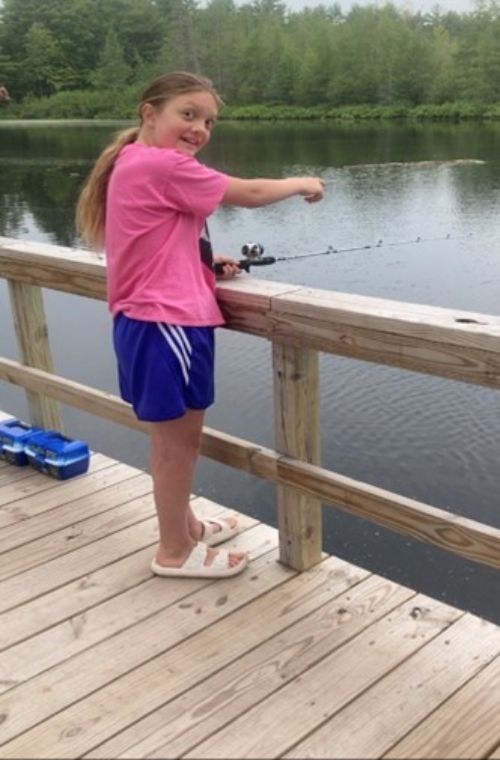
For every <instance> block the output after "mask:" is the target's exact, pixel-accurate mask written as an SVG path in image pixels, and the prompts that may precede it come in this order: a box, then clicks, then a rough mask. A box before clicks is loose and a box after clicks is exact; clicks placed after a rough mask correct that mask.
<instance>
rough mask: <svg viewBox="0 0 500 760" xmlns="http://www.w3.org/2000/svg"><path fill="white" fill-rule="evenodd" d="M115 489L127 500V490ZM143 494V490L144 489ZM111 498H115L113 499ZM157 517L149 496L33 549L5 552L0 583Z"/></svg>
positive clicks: (50, 537) (68, 529) (60, 533)
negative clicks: (125, 495)
mask: <svg viewBox="0 0 500 760" xmlns="http://www.w3.org/2000/svg"><path fill="white" fill-rule="evenodd" d="M114 489H117V490H118V492H119V493H118V499H119V500H122V501H123V500H124V499H125V497H124V495H123V489H120V487H119V486H118V487H117V486H116V485H115V486H111V487H110V489H109V491H113V490H114ZM130 490H131V491H133V490H134V487H133V485H130ZM139 490H143V487H142V488H140V489H139ZM110 498H112V497H111V495H110ZM154 514H155V509H154V501H153V495H152V494H146V495H145V496H139V497H138V498H136V499H132V500H131V501H127V502H126V503H120V504H119V505H118V506H117V507H114V508H112V509H109V510H106V511H104V512H102V513H99V514H97V515H94V516H93V517H90V518H88V519H87V520H82V521H81V522H75V523H74V524H73V525H69V526H68V527H66V528H63V530H59V531H56V532H54V533H51V534H50V535H48V536H44V537H43V538H40V539H38V540H36V541H32V542H31V543H30V544H29V548H28V547H25V546H18V547H16V548H15V549H12V550H11V551H8V552H4V554H3V556H2V565H1V567H0V579H1V580H5V579H7V578H10V577H12V576H14V575H17V574H18V573H22V572H25V571H26V570H29V569H30V568H33V567H36V566H37V565H41V564H44V563H45V562H49V561H50V560H53V559H56V558H57V557H60V556H63V555H64V554H68V553H71V552H73V551H74V550H75V549H78V548H80V547H82V546H86V545H87V544H91V543H93V542H94V541H96V540H98V539H100V538H104V537H106V536H109V535H111V534H113V533H116V532H118V531H120V530H123V528H127V527H128V526H130V525H135V524H136V523H139V522H143V521H144V520H147V519H148V518H150V517H152V516H153V515H154Z"/></svg>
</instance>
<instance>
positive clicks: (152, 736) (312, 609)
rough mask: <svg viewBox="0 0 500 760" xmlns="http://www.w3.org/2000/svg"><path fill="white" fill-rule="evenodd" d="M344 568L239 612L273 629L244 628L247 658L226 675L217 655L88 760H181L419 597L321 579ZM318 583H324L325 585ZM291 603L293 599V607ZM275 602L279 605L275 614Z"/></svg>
mask: <svg viewBox="0 0 500 760" xmlns="http://www.w3.org/2000/svg"><path fill="white" fill-rule="evenodd" d="M337 563H338V561H334V560H333V559H332V558H330V559H328V560H326V561H325V562H323V563H322V565H321V566H320V567H319V568H318V569H317V571H316V573H315V574H314V575H311V578H304V576H303V575H301V576H298V577H297V578H294V579H292V580H290V581H288V582H287V584H286V585H285V586H284V587H282V586H281V587H279V588H278V589H277V590H276V591H272V592H270V593H269V594H268V595H267V599H266V598H260V599H258V600H256V602H254V603H253V604H252V605H251V607H250V608H249V609H248V610H247V611H241V612H240V613H237V614H236V617H239V618H240V619H243V618H244V615H246V618H247V620H248V618H249V617H250V616H252V617H253V618H255V620H256V621H259V620H262V619H266V620H270V621H272V623H270V625H269V626H267V625H266V627H265V629H264V630H262V629H261V628H262V627H259V625H258V624H257V625H254V626H252V627H250V626H249V624H248V622H245V621H244V619H243V620H242V625H241V628H244V630H245V631H248V630H250V638H249V639H247V638H246V637H245V641H244V645H245V647H246V650H247V651H246V652H243V653H241V655H240V656H238V657H237V658H236V659H234V660H233V661H232V662H231V663H229V664H228V665H225V666H224V667H223V668H222V669H220V670H219V669H218V668H219V667H220V666H221V665H224V655H223V654H222V653H221V652H218V653H217V652H211V657H210V664H211V665H212V669H213V675H211V676H210V677H208V678H205V680H203V681H202V682H201V683H199V684H198V685H197V686H195V687H194V688H190V689H189V691H187V692H185V693H184V694H182V695H181V696H180V697H178V698H177V699H174V700H172V701H170V702H168V703H167V704H165V705H164V706H163V707H162V708H160V709H158V710H156V711H155V712H154V713H152V714H151V715H149V716H147V717H146V718H145V719H144V720H143V721H140V722H138V723H134V725H133V726H132V727H130V728H129V729H126V730H125V731H124V732H122V733H121V734H118V735H116V736H114V737H113V738H112V739H111V740H110V741H109V742H106V743H105V744H103V745H102V746H101V747H99V748H98V749H95V750H93V751H92V752H90V753H89V754H88V755H87V757H90V758H109V757H129V758H130V757H134V758H139V757H169V758H178V757H181V756H182V755H183V754H185V753H186V752H188V751H189V750H190V749H191V748H192V747H193V746H195V745H196V744H198V743H199V742H200V741H202V740H203V739H205V738H206V737H207V736H210V734H212V733H214V732H215V731H216V730H218V729H219V728H222V727H223V726H224V725H226V724H228V723H229V722H231V721H233V720H234V719H235V718H237V717H238V716H239V715H242V714H243V713H244V712H246V711H247V710H248V709H250V708H251V707H252V706H253V705H255V704H256V703H258V702H260V701H261V700H262V699H264V698H265V697H267V696H268V695H269V694H270V693H272V692H274V691H276V690H277V689H280V688H281V687H282V686H283V685H284V684H285V683H288V682H289V681H291V680H292V679H293V678H296V677H297V676H298V675H299V674H300V673H302V672H304V671H306V670H307V669H308V668H309V667H310V666H311V665H312V664H314V663H315V662H317V661H319V660H321V659H322V658H323V657H324V656H325V655H326V654H328V653H330V652H331V651H332V650H334V649H337V648H339V647H340V646H341V645H342V644H344V643H345V642H346V641H349V640H350V639H352V638H354V636H356V635H358V634H359V633H360V632H361V631H362V630H364V629H365V628H367V627H368V626H370V625H371V624H372V623H373V622H374V620H377V619H379V618H381V617H383V616H384V615H386V614H387V613H388V612H389V611H390V610H391V609H393V608H394V607H396V606H398V605H400V604H401V603H402V602H403V601H406V600H407V599H408V598H409V597H411V596H414V595H415V592H414V591H411V590H409V589H405V588H403V587H402V586H398V585H397V584H394V583H391V582H390V581H388V580H387V579H383V578H380V577H378V576H365V578H364V579H363V580H362V581H361V582H360V583H359V584H356V585H355V587H354V586H353V585H350V586H348V587H347V589H346V585H347V583H348V582H349V575H347V574H346V577H345V578H340V579H339V580H335V578H332V580H331V582H330V583H329V584H328V585H326V584H325V580H323V581H321V578H325V579H326V578H327V577H328V575H332V570H331V569H332V568H335V567H336V565H337ZM352 574H353V579H357V573H356V569H355V568H352ZM313 579H314V580H316V582H317V583H318V582H319V585H318V586H317V587H315V586H314V585H313V583H312V581H313ZM301 587H302V588H301ZM290 599H293V602H292V604H290ZM297 600H300V604H299V603H298V601H297ZM270 604H274V605H275V609H276V612H275V614H274V616H272V614H271V610H272V608H271V606H270ZM229 622H230V628H228V626H224V629H223V631H222V634H223V635H224V638H225V639H227V638H228V637H236V636H237V635H238V627H237V626H238V622H239V621H237V620H236V619H235V620H232V621H229ZM220 627H222V626H220ZM210 633H211V632H210V631H206V632H203V633H202V634H200V635H199V636H198V637H196V639H195V640H192V644H190V645H186V647H185V649H186V655H185V661H186V665H185V668H184V670H185V673H186V676H187V677H188V678H189V676H190V671H191V669H192V665H190V660H193V661H196V658H197V655H196V653H197V652H200V651H203V648H205V647H206V648H208V651H210V646H211V644H210V641H207V642H205V641H204V640H203V638H209V636H210ZM222 634H221V635H222ZM207 675H208V674H207ZM144 688H147V682H145V684H144ZM165 696H167V695H166V694H164V697H165Z"/></svg>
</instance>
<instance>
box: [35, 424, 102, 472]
mask: <svg viewBox="0 0 500 760" xmlns="http://www.w3.org/2000/svg"><path fill="white" fill-rule="evenodd" d="M25 452H26V455H27V457H28V461H29V463H30V464H31V465H32V466H33V467H35V468H36V469H37V470H40V471H41V472H45V473H46V474H47V475H51V476H52V477H53V478H59V480H66V479H67V478H73V477H75V475H82V474H83V473H84V472H87V470H88V468H89V461H90V451H89V447H88V445H87V444H86V443H85V442H84V441H74V440H72V439H71V438H66V436H64V435H62V434H61V433H58V432H57V431H56V430H41V431H40V432H39V433H35V435H32V436H30V439H29V441H28V442H27V444H26V446H25Z"/></svg>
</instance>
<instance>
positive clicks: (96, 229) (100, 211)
mask: <svg viewBox="0 0 500 760" xmlns="http://www.w3.org/2000/svg"><path fill="white" fill-rule="evenodd" d="M189 92H209V93H211V95H213V97H214V100H215V102H216V103H217V105H218V106H221V105H223V101H222V98H221V97H220V95H219V94H218V93H217V91H216V89H215V87H214V85H213V83H212V82H211V81H210V79H207V78H206V77H202V76H199V75H198V74H190V73H188V72H186V71H173V72H170V73H169V74H164V75H163V76H161V77H158V78H157V79H155V80H154V82H152V83H151V85H150V86H149V87H148V88H147V90H146V91H145V92H144V93H143V95H142V98H141V101H140V103H139V107H138V112H139V118H140V119H141V121H142V111H143V108H144V106H145V105H146V103H151V105H153V106H154V107H155V108H158V109H161V107H162V106H163V105H164V104H165V103H166V102H167V101H168V100H171V99H172V98H175V97H177V96H178V95H185V94H187V93H189ZM139 131H140V126H138V127H133V128H132V129H126V130H124V131H123V132H120V133H119V134H118V135H116V137H115V139H114V140H113V142H112V143H110V145H108V147H107V148H105V149H104V150H103V152H102V153H101V155H100V156H99V158H98V159H97V162H96V164H95V165H94V168H93V169H92V171H91V173H90V175H89V177H88V179H87V181H86V183H85V186H84V188H83V190H82V192H81V194H80V197H79V199H78V203H77V207H76V225H77V229H78V231H79V232H80V234H81V236H82V237H83V239H84V240H85V241H86V242H87V243H89V244H90V245H91V246H93V247H94V248H100V247H102V245H103V243H104V230H105V224H106V194H107V190H108V183H109V178H110V176H111V172H112V170H113V166H114V164H115V161H116V159H117V158H118V155H119V153H120V151H121V150H122V149H123V148H124V147H125V145H129V144H130V143H133V142H135V141H136V140H137V137H138V135H139Z"/></svg>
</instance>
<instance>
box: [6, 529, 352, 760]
mask: <svg viewBox="0 0 500 760" xmlns="http://www.w3.org/2000/svg"><path fill="white" fill-rule="evenodd" d="M261 528H262V526H261ZM268 530H269V529H268ZM249 533H251V531H249ZM276 543H277V537H276V533H275V532H274V531H273V544H276ZM276 556H277V555H276V552H274V551H273V553H272V554H271V555H268V556H267V557H263V558H262V559H263V562H262V561H260V560H259V561H256V562H254V563H253V564H252V568H251V575H249V576H248V577H247V578H246V579H245V577H244V576H242V578H241V580H240V579H238V580H236V583H234V582H233V583H231V582H230V581H231V580H233V581H234V580H235V579H229V580H228V581H222V582H221V581H219V582H218V583H216V584H212V585H211V586H210V587H208V588H205V589H204V590H201V591H200V592H197V593H196V594H194V595H193V596H191V597H189V598H188V599H186V600H185V601H184V602H183V603H182V604H180V605H178V606H177V608H176V609H175V610H173V611H171V612H170V616H169V621H170V623H169V628H168V630H165V632H164V638H165V639H166V640H165V641H164V648H165V650H166V651H165V652H164V653H163V654H161V655H160V656H158V657H156V658H155V659H153V660H150V661H149V662H146V663H145V664H144V665H143V666H142V667H140V668H135V669H134V670H133V671H131V672H128V673H126V674H125V675H124V676H123V677H122V678H119V679H118V680H114V681H113V682H112V683H110V684H109V685H108V686H106V687H104V688H103V689H101V690H100V691H98V692H96V693H93V694H91V695H90V696H89V697H88V699H85V700H83V701H80V702H78V703H77V704H75V705H72V706H70V707H69V708H68V709H67V710H65V711H63V712H60V713H59V714H57V715H55V716H54V718H53V719H50V720H49V721H47V722H46V723H45V724H44V725H43V726H41V727H40V729H39V730H38V729H37V728H35V729H33V731H30V732H29V733H28V734H26V735H25V736H23V737H21V742H20V743H16V744H13V743H9V744H8V745H7V747H6V749H7V750H8V752H9V757H11V756H14V757H17V756H23V752H25V751H26V747H27V746H29V742H30V741H31V742H35V744H36V745H37V746H38V744H39V742H41V744H42V745H43V746H44V747H45V748H46V752H47V755H46V756H47V757H52V756H53V752H54V751H55V749H56V748H57V751H58V752H59V756H64V757H70V756H75V755H78V756H79V755H80V754H81V753H82V752H85V751H87V750H90V749H92V747H93V746H95V745H96V744H97V743H100V742H96V738H100V739H101V741H104V740H106V739H108V738H109V737H110V736H111V735H113V734H114V733H115V732H116V730H117V729H118V728H122V729H123V728H125V727H126V726H127V725H128V724H129V723H130V722H131V721H133V720H135V719H137V718H141V717H143V716H144V715H145V714H147V713H148V712H149V711H150V710H151V709H152V708H154V707H155V706H160V705H161V704H162V703H163V702H164V701H165V699H168V698H169V696H170V697H175V696H177V695H178V694H180V693H182V692H184V691H185V690H186V688H188V687H189V686H190V685H191V684H194V683H197V682H198V681H199V680H201V679H202V678H204V677H205V676H206V675H207V674H210V673H211V672H213V671H214V669H215V670H216V669H218V668H219V667H220V666H221V664H225V663H227V662H229V661H231V660H234V659H235V658H237V657H238V656H240V655H241V654H244V653H245V651H246V650H247V649H248V648H249V647H250V646H251V645H252V643H253V641H254V640H256V641H257V642H260V641H262V639H263V638H267V637H268V636H269V635H270V633H272V630H273V629H274V630H279V629H281V628H282V627H286V626H287V625H288V624H289V622H290V621H292V620H294V619H297V618H298V617H301V616H302V615H303V614H304V612H307V610H308V609H312V608H314V605H315V601H314V600H312V599H311V598H310V596H311V594H310V589H311V588H312V587H313V580H314V579H315V581H316V584H317V583H318V581H319V583H320V586H321V591H320V593H321V594H322V595H323V599H325V598H326V595H328V594H331V587H332V583H333V584H336V583H342V587H343V588H345V586H346V584H348V583H352V582H357V581H358V579H359V574H360V571H359V570H357V569H356V568H354V569H353V571H351V570H350V569H348V570H347V573H346V566H345V563H340V565H341V567H340V572H337V573H336V574H330V575H329V577H328V578H326V577H325V575H323V574H318V575H317V576H316V574H314V575H313V576H312V577H311V578H309V579H307V578H306V577H305V576H301V580H300V581H299V582H298V586H296V587H295V591H298V593H294V590H293V589H292V591H289V590H288V583H286V581H288V580H289V579H290V578H291V576H292V571H290V570H288V569H286V568H284V567H283V566H282V565H280V564H278V563H277V562H276ZM331 564H333V563H331ZM346 575H347V576H348V577H347V578H345V576H346ZM364 575H366V573H365V574H364ZM336 577H338V578H339V580H338V581H336ZM266 578H267V581H266V580H265V579H266ZM263 584H264V585H263ZM276 587H278V589H281V588H283V591H282V593H281V594H279V593H278V594H273V593H265V592H266V591H270V589H275V588H276ZM302 589H303V591H302ZM255 599H257V606H258V609H257V610H255V607H254V605H253V604H250V603H251V602H252V601H253V600H255ZM228 607H230V608H231V609H230V610H228V609H227V608H228ZM277 611H279V614H276V612H277ZM228 613H229V614H228ZM179 615H180V616H181V617H182V618H183V622H182V628H183V629H184V633H183V635H182V631H176V630H172V629H173V628H174V629H175V628H177V620H178V617H179ZM207 616H208V617H207ZM203 617H204V619H203ZM200 618H201V623H200ZM221 618H222V619H221ZM264 620H265V621H266V624H265V625H263V621H264ZM206 623H208V624H209V625H206ZM268 626H270V627H271V631H269V629H268ZM202 630H203V631H204V632H205V633H204V634H203V635H201V634H200V631H202ZM242 631H244V632H245V635H244V636H242V635H241V634H242ZM179 633H181V636H180V637H179ZM194 634H197V635H194ZM173 636H175V638H176V639H177V641H176V645H175V648H167V646H165V644H169V643H170V642H169V641H168V640H169V639H171V638H172V637H173ZM153 644H154V646H155V648H157V646H158V644H157V643H156V641H154V642H153V641H151V640H150V645H153ZM14 692H15V690H14ZM14 692H13V693H14ZM125 694H126V695H127V697H126V699H124V695H125ZM103 708H104V712H103ZM96 716H100V717H98V718H97V720H96ZM75 721H76V723H75ZM76 724H77V725H78V729H77V730H74V729H75V725H76ZM88 729H90V731H89V730H88ZM61 737H63V738H62V743H61ZM65 737H66V738H67V740H66V739H65ZM44 751H45V750H44ZM13 752H14V754H12V753H13ZM16 753H19V755H18V754H16Z"/></svg>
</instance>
